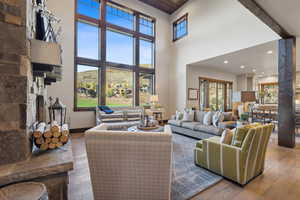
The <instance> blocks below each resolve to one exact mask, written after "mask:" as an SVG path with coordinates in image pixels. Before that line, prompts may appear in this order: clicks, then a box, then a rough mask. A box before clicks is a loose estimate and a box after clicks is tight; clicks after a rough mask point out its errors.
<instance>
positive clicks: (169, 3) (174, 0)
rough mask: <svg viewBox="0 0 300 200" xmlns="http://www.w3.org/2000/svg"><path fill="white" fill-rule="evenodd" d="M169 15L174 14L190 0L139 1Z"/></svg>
mask: <svg viewBox="0 0 300 200" xmlns="http://www.w3.org/2000/svg"><path fill="white" fill-rule="evenodd" d="M139 1H141V2H143V3H145V4H148V5H150V6H153V7H155V8H157V9H159V10H162V11H164V12H166V13H168V14H172V13H173V12H175V11H176V10H177V9H178V8H180V7H181V6H182V5H183V4H184V3H185V2H187V1H188V0H139Z"/></svg>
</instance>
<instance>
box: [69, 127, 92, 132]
mask: <svg viewBox="0 0 300 200" xmlns="http://www.w3.org/2000/svg"><path fill="white" fill-rule="evenodd" d="M91 128H92V127H90V128H74V129H70V133H84V132H85V131H87V130H89V129H91Z"/></svg>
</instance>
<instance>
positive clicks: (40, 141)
mask: <svg viewBox="0 0 300 200" xmlns="http://www.w3.org/2000/svg"><path fill="white" fill-rule="evenodd" d="M43 143H45V140H44V138H42V137H40V138H37V139H35V144H36V145H37V146H40V145H41V144H43Z"/></svg>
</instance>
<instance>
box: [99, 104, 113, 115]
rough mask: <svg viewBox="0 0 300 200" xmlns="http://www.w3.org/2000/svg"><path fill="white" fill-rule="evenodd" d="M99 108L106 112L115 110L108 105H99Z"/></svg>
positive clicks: (110, 112)
mask: <svg viewBox="0 0 300 200" xmlns="http://www.w3.org/2000/svg"><path fill="white" fill-rule="evenodd" d="M99 109H100V110H101V111H103V112H105V113H106V114H112V113H114V111H113V110H112V109H110V108H109V107H108V106H99Z"/></svg>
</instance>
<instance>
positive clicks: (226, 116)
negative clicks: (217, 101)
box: [223, 112, 234, 121]
mask: <svg viewBox="0 0 300 200" xmlns="http://www.w3.org/2000/svg"><path fill="white" fill-rule="evenodd" d="M223 115H224V121H234V120H233V119H232V118H233V115H232V112H224V113H223Z"/></svg>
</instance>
